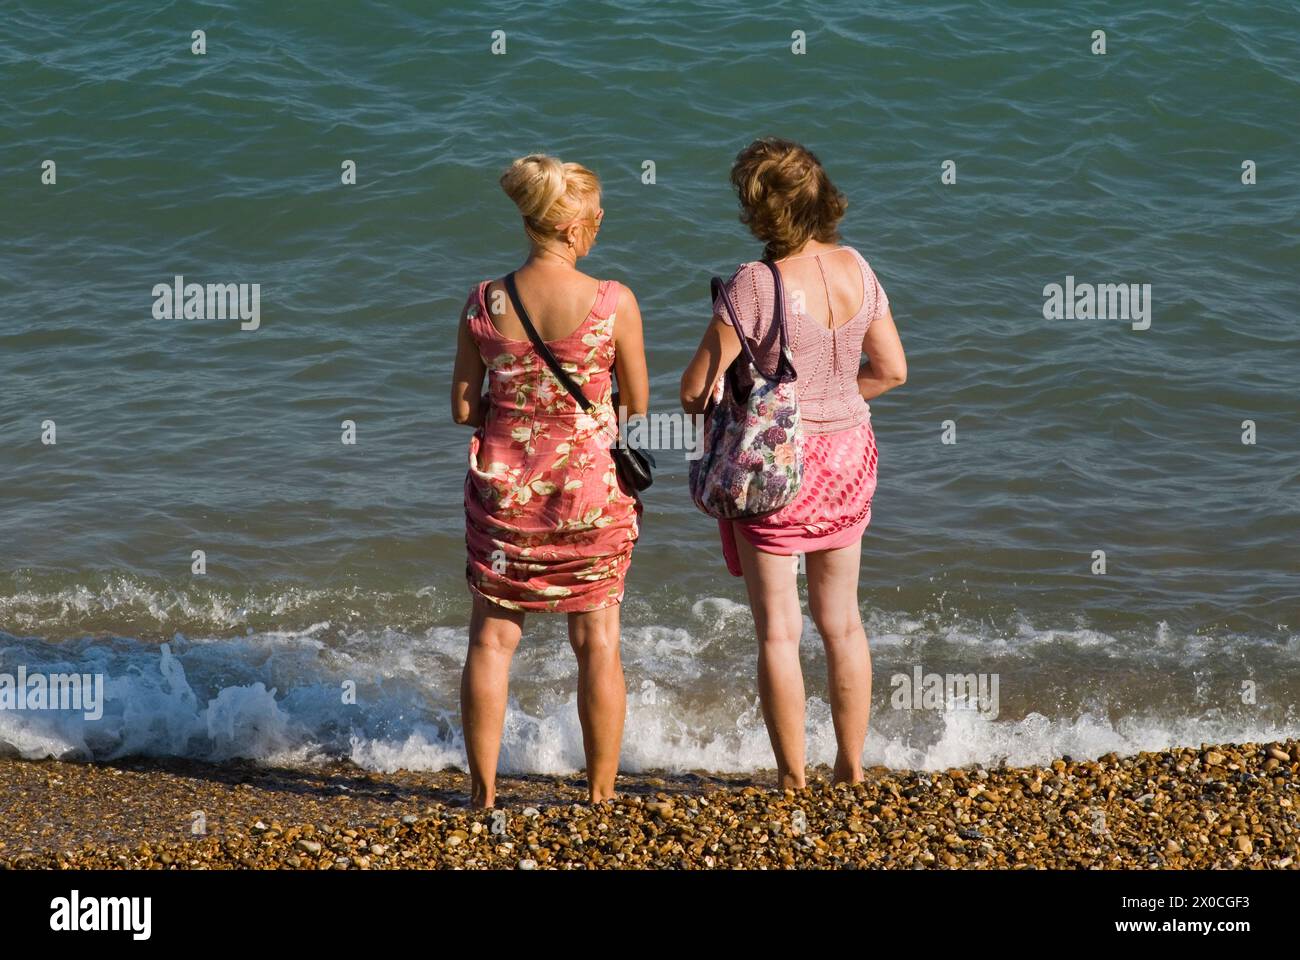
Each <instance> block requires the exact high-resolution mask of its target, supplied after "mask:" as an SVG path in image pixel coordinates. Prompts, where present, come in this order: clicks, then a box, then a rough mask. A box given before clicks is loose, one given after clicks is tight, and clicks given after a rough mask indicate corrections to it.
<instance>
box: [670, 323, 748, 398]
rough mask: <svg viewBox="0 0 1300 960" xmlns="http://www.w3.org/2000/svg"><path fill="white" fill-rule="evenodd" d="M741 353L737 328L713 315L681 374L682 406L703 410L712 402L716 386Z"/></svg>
mask: <svg viewBox="0 0 1300 960" xmlns="http://www.w3.org/2000/svg"><path fill="white" fill-rule="evenodd" d="M739 353H740V338H739V337H738V336H736V331H735V330H734V329H733V328H732V326H731V324H729V323H724V322H723V321H722V320H720V319H718V318H717V317H714V318H713V322H712V323H710V324H709V327H708V329H707V330H705V331H704V338H703V339H702V340H701V341H700V347H699V349H698V350H696V351H695V356H694V357H692V358H691V362H690V363H688V364H687V365H686V372H685V373H683V374H682V409H683V410H685V411H686V412H687V413H703V412H704V411H705V409H706V408H707V407H708V405H709V394H710V393H712V392H713V385H714V384H715V383H717V382H718V377H719V376H720V375H721V373H722V371H723V370H726V369H727V368H728V367H729V366H731V361H733V360H735V359H736V356H737V354H739Z"/></svg>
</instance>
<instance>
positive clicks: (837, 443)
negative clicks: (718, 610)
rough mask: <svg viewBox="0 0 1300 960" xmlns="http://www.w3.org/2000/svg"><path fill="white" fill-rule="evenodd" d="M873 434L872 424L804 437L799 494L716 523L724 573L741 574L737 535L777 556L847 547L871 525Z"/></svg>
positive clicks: (873, 480)
mask: <svg viewBox="0 0 1300 960" xmlns="http://www.w3.org/2000/svg"><path fill="white" fill-rule="evenodd" d="M876 459H877V457H876V435H875V433H874V432H872V429H871V421H870V420H864V421H863V422H862V423H860V424H858V425H857V426H855V427H850V428H849V429H847V430H838V431H836V432H835V433H821V434H817V433H814V434H804V438H803V483H802V484H801V485H800V487H799V495H798V496H797V497H795V498H794V500H792V501H791V502H790V503H788V504H786V505H785V506H784V507H782V508H781V509H780V510H778V511H777V512H776V513H773V514H769V515H768V516H766V517H762V518H761V519H758V520H719V521H718V530H719V532H720V533H721V534H722V555H723V557H724V558H725V559H726V561H727V570H728V572H730V573H731V575H732V576H734V577H739V576H742V575H743V574H742V572H741V568H740V554H739V553H738V552H737V551H736V534H737V532H739V534H740V536H742V537H744V538H745V539H746V540H747V541H749V543H750V544H751V545H752V546H753V547H754V548H755V549H756V550H761V551H762V552H764V553H773V554H776V555H778V556H793V555H794V554H796V553H814V552H816V551H818V550H836V549H839V548H840V547H847V546H848V545H849V544H851V543H853V542H854V541H855V540H857V539H859V538H860V537H861V536H862V533H863V531H864V530H866V528H867V524H868V523H870V522H871V497H872V494H874V493H875V492H876Z"/></svg>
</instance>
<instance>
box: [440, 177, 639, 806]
mask: <svg viewBox="0 0 1300 960" xmlns="http://www.w3.org/2000/svg"><path fill="white" fill-rule="evenodd" d="M501 187H502V189H503V190H505V192H506V195H507V196H509V197H510V199H511V200H512V201H514V203H515V205H516V206H517V207H518V208H519V212H520V214H521V215H522V217H523V227H524V234H525V235H526V237H527V239H528V244H529V250H528V257H527V259H526V260H525V261H524V263H523V265H522V266H521V267H520V268H519V269H518V270H516V271H515V272H514V273H513V274H511V275H510V276H509V277H506V278H503V279H499V280H485V281H483V282H482V283H479V284H478V285H477V286H476V287H475V288H474V289H473V290H472V291H471V293H470V295H469V299H468V301H467V303H466V304H465V309H464V311H463V312H462V314H461V318H460V334H459V341H458V345H457V350H456V367H455V372H454V374H453V378H452V380H453V382H452V390H451V407H452V416H453V418H454V419H455V421H456V422H457V423H462V424H467V425H469V426H471V427H474V428H475V433H474V437H473V439H472V440H471V441H470V450H469V473H468V475H467V476H466V479H465V542H466V546H467V548H468V553H469V559H468V563H467V565H466V575H467V578H468V581H469V589H470V592H471V595H472V597H473V604H474V607H473V613H472V616H471V620H470V628H469V651H468V654H467V656H466V659H465V670H464V673H463V674H462V678H461V722H462V724H463V726H464V731H465V750H466V753H467V754H468V759H469V773H470V792H471V797H470V801H471V803H472V804H473V805H474V806H477V807H490V806H493V805H494V803H495V801H496V769H497V760H498V756H499V753H500V749H501V733H502V728H503V726H504V723H505V712H506V700H507V693H508V683H509V671H510V660H511V657H512V655H513V654H514V651H515V648H516V647H517V646H518V644H519V639H520V636H521V633H522V630H523V625H524V617H525V615H526V614H528V613H530V612H533V611H536V612H552V613H564V614H567V615H568V626H569V642H570V644H571V645H572V647H573V650H574V653H575V654H576V655H577V658H578V717H579V720H580V722H581V724H582V737H583V745H584V750H585V753H586V761H587V780H588V790H589V796H590V798H591V801H592V802H593V803H595V802H598V801H602V800H606V799H609V798H610V797H612V796H613V794H614V781H615V777H616V775H617V773H618V757H619V748H620V745H621V743H622V738H623V720H624V716H625V713H626V709H627V688H626V686H625V684H624V681H623V666H622V661H621V659H620V656H619V603H620V602H621V600H622V598H623V581H624V578H625V577H626V576H627V571H628V565H629V564H630V562H631V559H632V546H633V544H634V543H635V542H636V539H637V534H638V524H639V518H640V502H639V501H638V500H637V498H636V497H635V496H634V493H633V491H632V490H630V489H628V488H627V487H626V486H625V485H624V484H623V483H622V481H621V480H620V479H619V477H618V473H617V471H616V469H615V465H614V462H613V459H612V457H611V455H610V451H609V447H610V444H611V443H612V442H613V441H614V440H616V439H617V429H618V428H617V420H616V414H615V412H614V410H613V405H612V391H613V383H612V380H613V378H614V377H616V378H617V381H618V386H619V389H620V393H621V402H622V403H623V404H624V405H625V406H626V408H627V411H628V416H637V415H644V413H645V412H646V405H647V403H648V399H649V382H648V378H647V375H646V362H645V349H644V346H643V344H642V336H641V314H640V311H639V310H638V308H637V302H636V298H635V297H634V296H633V295H632V291H631V290H629V289H627V288H626V287H624V286H622V285H621V284H619V283H617V282H616V281H613V280H597V279H596V278H595V277H591V276H588V275H587V274H585V273H583V272H581V271H580V270H579V269H578V260H579V259H581V258H582V257H584V256H586V255H587V254H588V253H590V252H591V248H592V246H593V244H594V243H595V242H596V235H597V233H598V232H599V230H600V224H601V220H602V218H603V216H604V212H605V211H604V210H602V209H601V206H600V181H599V180H598V179H597V178H596V175H595V174H594V173H592V172H591V171H590V170H588V169H587V168H586V167H584V166H582V165H580V164H577V163H563V162H561V161H560V160H558V159H556V158H555V157H549V156H543V155H540V154H534V155H531V156H527V157H523V158H521V159H519V160H516V161H515V162H514V163H513V164H511V165H510V168H509V169H507V170H506V172H505V173H504V174H503V175H502V177H501ZM511 279H513V281H514V285H515V289H514V291H513V293H514V294H515V295H517V300H515V299H513V298H512V291H511V290H510V289H509V287H508V283H507V281H509V280H511ZM521 312H522V314H523V315H524V316H525V317H527V318H531V323H532V325H533V327H534V329H535V331H536V333H537V334H538V335H539V336H540V338H541V340H542V341H543V342H544V343H545V345H546V346H547V347H548V348H549V349H550V351H551V352H552V353H553V354H554V355H555V357H556V359H557V360H558V361H559V363H560V365H561V366H562V367H563V369H564V370H565V372H566V373H568V374H569V376H570V378H571V379H572V380H573V381H574V382H575V383H576V384H577V386H578V387H579V388H580V389H581V391H582V393H583V394H584V395H585V397H586V398H587V399H588V400H589V401H590V402H591V404H593V405H594V408H593V409H592V410H591V411H590V413H584V412H583V410H582V408H581V407H580V406H579V404H578V402H577V400H576V399H575V398H574V397H573V396H572V395H570V393H569V392H568V391H567V390H566V389H565V388H564V387H563V386H562V385H561V384H560V381H559V380H557V379H556V377H555V376H554V374H552V372H551V370H550V369H549V368H548V366H547V364H546V362H545V361H544V360H543V358H542V357H541V356H540V355H539V354H538V352H537V350H536V349H534V346H533V343H532V342H531V341H530V339H529V332H528V330H527V328H526V326H525V323H524V320H523V319H521ZM485 377H486V379H487V392H486V393H484V392H483V385H484V378H485Z"/></svg>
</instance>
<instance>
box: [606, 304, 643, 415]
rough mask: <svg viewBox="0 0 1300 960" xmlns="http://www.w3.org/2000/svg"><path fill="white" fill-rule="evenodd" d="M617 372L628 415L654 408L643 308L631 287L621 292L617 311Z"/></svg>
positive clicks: (622, 398) (615, 352)
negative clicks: (647, 362) (642, 316)
mask: <svg viewBox="0 0 1300 960" xmlns="http://www.w3.org/2000/svg"><path fill="white" fill-rule="evenodd" d="M614 375H615V376H616V377H617V378H618V402H619V403H620V404H621V405H622V406H624V407H626V408H627V416H628V417H640V416H644V415H645V413H646V411H647V410H649V409H650V374H649V373H648V372H647V371H646V365H645V337H644V333H643V331H642V329H641V308H640V307H639V306H638V305H637V302H636V296H635V295H634V294H633V293H632V291H631V290H629V289H628V288H627V287H623V289H622V292H621V293H620V294H619V297H618V308H617V310H616V312H615V314H614ZM614 412H615V413H617V412H618V411H617V410H616V411H614Z"/></svg>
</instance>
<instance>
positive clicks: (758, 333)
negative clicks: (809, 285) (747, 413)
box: [713, 247, 889, 434]
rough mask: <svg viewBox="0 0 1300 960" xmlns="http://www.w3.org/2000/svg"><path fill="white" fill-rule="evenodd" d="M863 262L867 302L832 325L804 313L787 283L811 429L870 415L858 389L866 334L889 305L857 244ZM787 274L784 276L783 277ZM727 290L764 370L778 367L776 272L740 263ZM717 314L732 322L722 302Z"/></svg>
mask: <svg viewBox="0 0 1300 960" xmlns="http://www.w3.org/2000/svg"><path fill="white" fill-rule="evenodd" d="M843 249H845V250H849V251H851V252H852V254H853V256H854V259H856V260H857V261H858V265H859V266H860V267H861V268H862V289H863V297H862V306H861V307H860V308H859V309H858V312H857V313H856V314H854V315H853V317H852V318H850V319H849V320H848V321H847V322H846V323H842V324H840V325H839V326H837V327H834V328H828V327H826V326H825V325H824V324H821V323H818V322H817V321H816V320H814V319H813V318H812V317H809V316H808V315H807V314H804V313H797V312H795V310H794V307H793V306H792V304H791V302H790V288H789V283H788V282H787V283H785V284H784V286H785V291H786V304H785V318H786V332H787V334H788V337H789V344H790V358H791V359H792V360H793V361H794V368H795V371H796V372H797V373H798V376H799V379H798V381H797V393H798V397H799V413H800V418H801V420H802V421H803V429H804V431H805V432H806V433H810V434H819V433H835V432H837V431H839V430H847V429H850V428H851V427H855V426H857V425H858V424H860V423H862V422H863V421H865V420H868V419H869V418H870V416H871V410H870V407H868V406H867V402H866V401H865V400H863V399H862V394H861V393H859V392H858V367H859V365H860V364H861V363H862V338H863V337H864V336H866V333H867V327H869V326H870V325H871V322H872V321H873V320H875V319H877V318H878V317H883V316H885V314H886V312H887V311H888V310H889V298H888V297H886V296H885V291H884V289H883V288H882V287H881V286H880V281H879V280H877V279H876V274H875V272H874V271H873V270H872V269H871V266H870V265H869V264H868V263H867V261H866V260H865V259H863V257H862V255H861V254H860V253H858V251H857V250H854V249H853V248H852V247H844V248H843ZM782 279H784V278H782ZM727 292H728V293H729V294H730V295H731V302H732V304H733V305H734V306H735V308H736V314H737V316H738V317H739V318H740V325H741V330H740V331H739V332H740V333H742V335H743V336H745V337H746V339H748V341H749V345H750V349H752V350H753V351H754V359H755V360H757V361H758V365H759V367H760V368H761V369H762V371H763V372H764V373H767V374H770V373H772V371H773V370H775V369H776V361H777V354H778V351H779V350H780V342H781V341H780V333H779V331H778V330H777V328H776V325H775V324H774V323H773V317H774V314H775V309H774V304H775V299H776V288H775V284H773V282H772V273H771V271H770V270H768V268H767V267H766V266H764V265H763V264H762V263H759V262H757V261H753V262H750V263H744V264H741V266H740V269H738V270H737V271H736V272H735V274H734V275H732V277H731V279H730V280H728V281H727ZM713 311H714V316H715V317H718V318H720V319H721V320H722V321H723V322H724V323H730V322H731V320H730V317H729V316H728V314H727V312H726V310H725V308H723V306H722V304H721V303H720V302H719V303H715V304H714V306H713Z"/></svg>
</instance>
